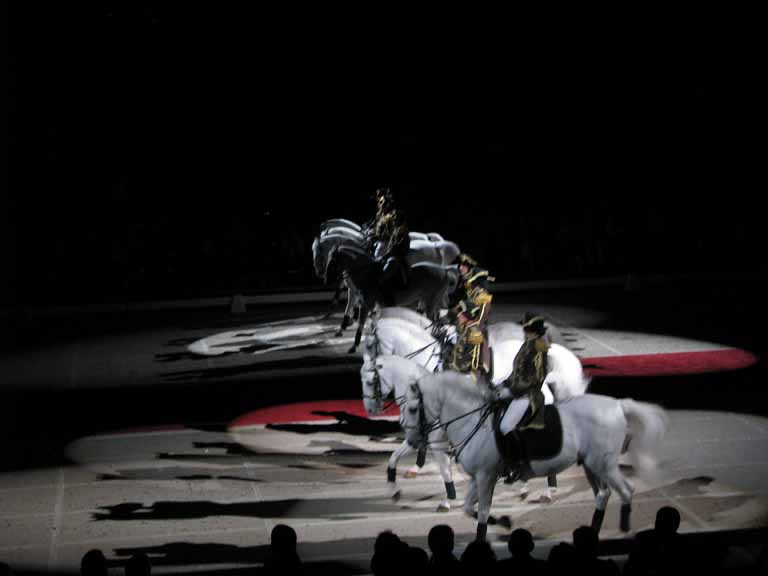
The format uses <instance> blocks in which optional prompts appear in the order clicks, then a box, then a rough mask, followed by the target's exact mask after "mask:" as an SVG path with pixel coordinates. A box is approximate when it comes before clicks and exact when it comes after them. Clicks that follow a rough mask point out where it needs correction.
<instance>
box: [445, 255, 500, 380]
mask: <svg viewBox="0 0 768 576" xmlns="http://www.w3.org/2000/svg"><path fill="white" fill-rule="evenodd" d="M459 273H460V274H461V281H462V286H461V287H460V294H461V295H460V299H459V302H458V303H457V304H456V305H455V306H453V308H451V310H450V312H449V316H450V318H452V319H455V325H456V331H457V333H458V340H457V342H456V346H455V347H454V348H453V353H452V354H451V359H450V368H451V369H453V370H458V371H459V372H470V373H471V374H472V375H473V376H474V377H475V378H477V377H478V376H482V377H484V378H485V379H486V380H487V383H490V376H491V374H490V373H491V351H490V348H489V346H488V334H487V326H488V317H489V316H490V312H491V301H492V300H493V296H491V294H490V292H489V291H488V285H489V283H490V282H492V281H493V280H494V278H493V277H492V276H489V275H488V270H485V269H483V268H481V267H480V266H479V265H478V263H477V261H475V260H474V259H473V258H472V257H471V256H469V255H468V254H460V255H459Z"/></svg>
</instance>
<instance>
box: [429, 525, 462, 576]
mask: <svg viewBox="0 0 768 576" xmlns="http://www.w3.org/2000/svg"><path fill="white" fill-rule="evenodd" d="M427 545H428V546H429V549H430V551H431V552H432V557H431V558H430V559H429V573H430V574H441V575H443V574H444V575H446V576H450V575H451V574H459V573H460V572H461V564H460V563H459V559H458V558H456V556H454V554H453V547H454V533H453V528H451V527H450V526H448V524H437V525H435V526H433V527H432V528H431V529H430V531H429V535H428V536H427Z"/></svg>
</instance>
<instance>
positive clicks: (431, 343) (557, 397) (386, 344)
mask: <svg viewBox="0 0 768 576" xmlns="http://www.w3.org/2000/svg"><path fill="white" fill-rule="evenodd" d="M427 322H429V324H428V323H427ZM431 328H432V323H431V321H430V320H429V319H428V318H424V317H423V316H420V315H419V314H417V313H416V312H414V311H412V310H409V309H407V308H400V307H391V308H382V309H381V310H380V316H379V320H378V321H377V322H376V323H375V325H374V326H373V327H372V330H371V331H370V332H369V333H368V334H367V335H366V338H365V340H364V347H363V366H364V367H368V368H369V369H370V364H371V362H372V361H373V360H374V359H375V358H377V357H380V356H382V355H384V356H388V355H394V356H401V357H404V358H409V359H412V360H414V361H415V362H417V363H418V364H419V365H421V366H423V367H424V368H425V369H426V370H427V371H429V372H437V371H441V370H443V366H442V359H443V352H442V349H441V346H442V343H441V341H440V340H438V339H436V338H435V337H433V336H432V334H431ZM522 337H523V329H522V327H521V326H520V325H519V324H516V323H514V322H499V323H496V324H490V325H489V326H488V339H489V342H490V343H491V349H492V351H493V354H494V375H493V384H494V385H495V386H497V387H498V386H500V385H501V384H502V382H504V380H506V379H507V378H508V377H509V375H510V374H511V373H512V364H513V362H514V356H515V355H516V354H517V352H518V351H519V350H520V347H521V346H522V342H523V340H522ZM497 354H509V355H511V359H510V358H499V357H497ZM547 360H548V362H547V367H548V372H547V376H546V377H545V379H544V384H543V385H542V387H541V390H542V393H543V394H544V402H545V404H552V403H553V402H556V401H558V402H560V401H564V400H567V399H568V398H571V397H573V396H580V395H583V394H584V393H585V392H586V390H587V387H588V385H589V382H590V379H589V378H588V377H587V376H585V374H584V370H583V368H582V365H581V362H580V361H579V359H578V357H577V356H576V355H575V354H574V353H573V352H571V351H570V350H568V349H567V348H565V347H563V346H560V345H559V344H553V345H552V346H551V347H550V349H549V353H548V354H547ZM498 366H502V367H503V368H502V370H499V369H498V368H497V367H498ZM420 472H421V467H420V466H418V465H417V466H414V467H412V468H409V469H408V471H407V472H406V477H413V476H416V475H418V474H419V473H420ZM547 480H548V483H547V488H546V489H545V491H544V493H543V494H542V499H543V500H544V501H548V502H551V501H552V499H553V495H554V491H555V490H556V489H557V479H556V478H555V476H554V475H552V476H551V477H549V478H548V479H547ZM528 492H529V487H528V483H527V482H525V481H523V482H522V485H521V487H520V492H519V495H520V497H521V498H525V497H527V495H528Z"/></svg>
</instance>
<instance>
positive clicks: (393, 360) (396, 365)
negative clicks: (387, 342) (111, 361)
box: [374, 356, 430, 390]
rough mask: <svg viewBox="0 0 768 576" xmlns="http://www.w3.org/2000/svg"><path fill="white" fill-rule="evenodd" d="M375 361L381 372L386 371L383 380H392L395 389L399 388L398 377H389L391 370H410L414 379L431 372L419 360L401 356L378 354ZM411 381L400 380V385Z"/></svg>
mask: <svg viewBox="0 0 768 576" xmlns="http://www.w3.org/2000/svg"><path fill="white" fill-rule="evenodd" d="M374 362H375V365H376V367H377V369H378V370H379V371H380V373H382V372H383V373H384V378H383V380H384V381H385V382H386V381H389V382H391V384H392V389H393V390H397V379H396V378H388V373H390V372H395V371H401V372H403V373H405V372H406V371H408V372H409V373H410V374H412V375H413V376H414V377H415V379H414V381H415V380H418V379H419V378H422V377H424V376H427V375H429V374H430V372H429V370H427V369H426V368H424V367H423V366H421V365H419V364H418V363H417V362H415V361H413V360H409V359H408V358H403V357H401V356H377V357H376V359H375V360H374ZM410 383H411V382H400V385H401V386H402V385H403V384H410Z"/></svg>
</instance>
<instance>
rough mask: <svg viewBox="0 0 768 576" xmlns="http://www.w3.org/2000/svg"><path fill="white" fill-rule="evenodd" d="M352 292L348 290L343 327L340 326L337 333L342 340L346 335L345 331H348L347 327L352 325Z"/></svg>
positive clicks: (342, 320) (342, 321)
mask: <svg viewBox="0 0 768 576" xmlns="http://www.w3.org/2000/svg"><path fill="white" fill-rule="evenodd" d="M352 300H353V296H352V291H351V290H349V289H347V307H346V308H345V309H344V317H343V318H342V319H341V326H339V329H338V330H337V331H336V334H335V336H336V337H337V338H340V337H341V336H343V335H344V330H346V329H347V327H348V326H349V325H350V324H351V323H352V317H351V315H350V313H349V311H350V308H352Z"/></svg>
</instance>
